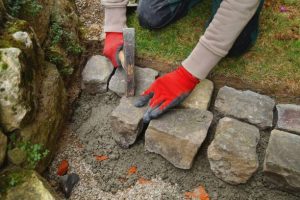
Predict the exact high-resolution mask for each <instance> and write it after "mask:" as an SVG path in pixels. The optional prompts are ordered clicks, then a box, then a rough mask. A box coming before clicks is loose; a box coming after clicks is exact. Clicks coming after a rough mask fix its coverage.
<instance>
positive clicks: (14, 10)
mask: <svg viewBox="0 0 300 200" xmlns="http://www.w3.org/2000/svg"><path fill="white" fill-rule="evenodd" d="M7 4H8V11H9V13H10V14H11V15H12V16H14V17H18V16H19V15H20V14H25V15H30V16H33V17H34V16H36V15H37V14H38V13H39V12H40V11H41V10H42V8H43V6H42V5H41V4H39V3H38V1H37V0H7Z"/></svg>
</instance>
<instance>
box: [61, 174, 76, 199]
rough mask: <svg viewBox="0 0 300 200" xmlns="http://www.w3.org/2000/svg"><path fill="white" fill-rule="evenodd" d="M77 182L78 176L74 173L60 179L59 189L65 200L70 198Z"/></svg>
mask: <svg viewBox="0 0 300 200" xmlns="http://www.w3.org/2000/svg"><path fill="white" fill-rule="evenodd" d="M78 181H79V176H78V175H77V174H75V173H71V174H66V175H64V176H62V177H60V179H59V182H60V187H61V189H62V192H63V193H64V195H65V197H66V198H69V197H70V196H71V192H72V190H73V188H74V186H75V185H76V184H77V183H78Z"/></svg>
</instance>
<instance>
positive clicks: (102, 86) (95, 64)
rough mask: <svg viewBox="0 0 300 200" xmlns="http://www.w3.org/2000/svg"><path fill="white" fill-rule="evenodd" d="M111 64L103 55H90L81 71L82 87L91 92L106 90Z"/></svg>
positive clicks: (111, 68)
mask: <svg viewBox="0 0 300 200" xmlns="http://www.w3.org/2000/svg"><path fill="white" fill-rule="evenodd" d="M113 68H114V67H113V65H112V64H111V62H110V61H109V60H108V59H107V58H106V57H104V56H100V55H96V56H92V57H91V58H90V59H89V60H88V62H87V64H86V66H85V67H84V69H83V71H82V89H83V90H86V91H87V92H89V93H91V94H95V93H102V92H105V91H106V87H107V81H108V78H109V75H110V74H111V72H112V71H113Z"/></svg>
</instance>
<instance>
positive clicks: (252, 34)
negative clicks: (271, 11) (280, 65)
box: [138, 0, 264, 56]
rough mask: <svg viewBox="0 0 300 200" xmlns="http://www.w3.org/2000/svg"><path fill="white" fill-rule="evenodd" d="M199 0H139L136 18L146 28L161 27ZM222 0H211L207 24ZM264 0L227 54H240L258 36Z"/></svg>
mask: <svg viewBox="0 0 300 200" xmlns="http://www.w3.org/2000/svg"><path fill="white" fill-rule="evenodd" d="M200 2H201V0H140V1H139V6H138V18H139V22H140V25H141V26H142V27H144V28H147V29H151V30H153V29H161V28H163V27H165V26H167V25H169V24H171V23H173V22H175V21H176V20H178V19H180V18H182V17H184V16H185V15H186V14H187V13H188V11H189V10H190V9H191V8H192V7H193V6H194V5H196V4H197V3H200ZM221 2H222V0H213V3H212V15H211V17H210V19H209V20H208V23H207V25H208V24H209V23H210V22H211V21H212V19H213V17H214V15H215V14H216V12H217V9H218V8H219V7H220V4H221ZM263 3H264V0H261V3H260V6H259V7H258V9H257V11H256V13H255V14H254V16H253V17H252V19H251V20H250V21H249V22H248V24H247V25H246V26H245V27H244V29H243V31H242V32H241V34H240V35H239V37H238V38H237V39H236V41H235V43H234V44H233V46H232V48H231V49H230V51H229V53H228V56H240V55H242V54H243V53H245V52H246V51H247V50H248V49H249V48H250V47H251V46H253V45H254V43H255V41H256V39H257V36H258V25H259V14H260V11H261V9H262V6H263Z"/></svg>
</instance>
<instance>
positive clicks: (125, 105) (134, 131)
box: [112, 97, 146, 148]
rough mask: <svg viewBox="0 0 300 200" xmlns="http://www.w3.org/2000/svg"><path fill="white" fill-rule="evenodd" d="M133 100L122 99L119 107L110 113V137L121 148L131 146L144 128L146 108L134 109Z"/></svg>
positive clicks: (134, 98) (133, 98)
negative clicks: (111, 132)
mask: <svg viewBox="0 0 300 200" xmlns="http://www.w3.org/2000/svg"><path fill="white" fill-rule="evenodd" d="M135 100H136V97H131V98H127V97H122V99H121V100H120V104H119V106H118V107H117V108H116V109H115V110H114V111H113V112H112V127H113V129H114V134H113V135H112V136H113V138H114V140H115V141H116V143H118V144H119V145H120V146H121V147H123V148H128V147H129V146H130V145H132V144H133V143H134V142H135V141H136V139H137V137H138V136H139V134H140V133H141V132H142V130H143V128H144V124H143V115H144V113H145V111H146V107H144V108H137V107H135V106H134V102H135Z"/></svg>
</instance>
